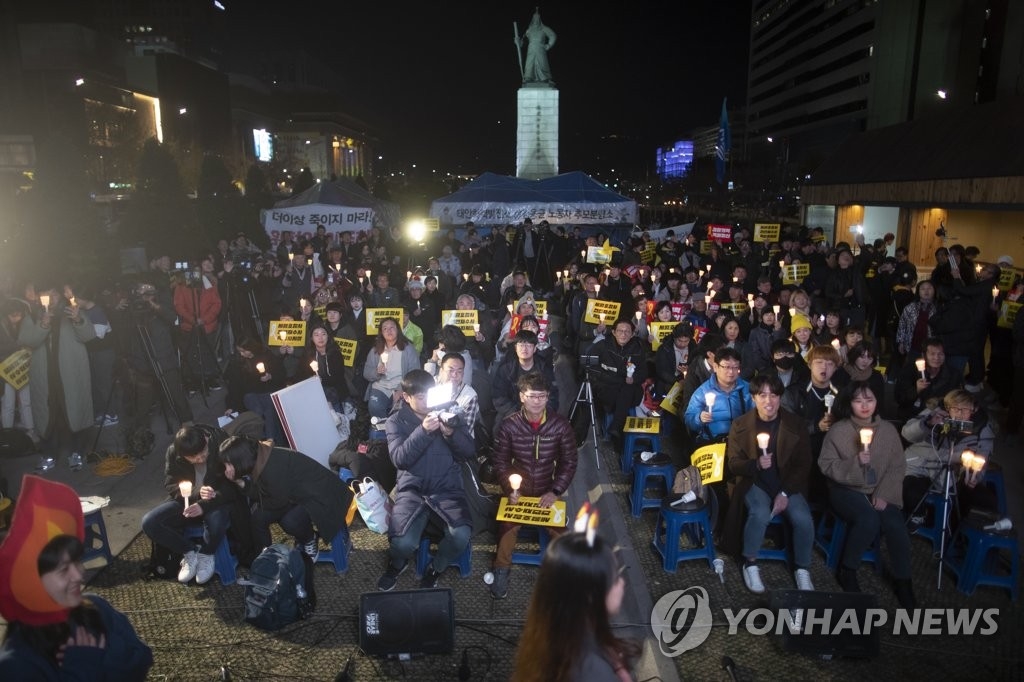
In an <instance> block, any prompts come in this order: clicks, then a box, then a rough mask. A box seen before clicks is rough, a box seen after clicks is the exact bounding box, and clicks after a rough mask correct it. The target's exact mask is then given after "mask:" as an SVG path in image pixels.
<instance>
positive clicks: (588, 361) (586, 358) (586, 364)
mask: <svg viewBox="0 0 1024 682" xmlns="http://www.w3.org/2000/svg"><path fill="white" fill-rule="evenodd" d="M600 360H601V358H600V356H598V355H581V356H580V369H594V368H595V367H600V366H601V362H600Z"/></svg>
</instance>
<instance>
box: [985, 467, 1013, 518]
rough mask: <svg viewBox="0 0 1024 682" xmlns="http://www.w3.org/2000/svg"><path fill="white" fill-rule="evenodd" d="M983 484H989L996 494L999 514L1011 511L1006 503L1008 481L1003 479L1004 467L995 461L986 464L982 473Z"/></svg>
mask: <svg viewBox="0 0 1024 682" xmlns="http://www.w3.org/2000/svg"><path fill="white" fill-rule="evenodd" d="M981 483H982V485H987V486H988V487H989V488H991V489H992V492H993V493H995V496H996V509H998V510H999V516H1001V517H1005V516H1006V515H1007V514H1008V513H1009V512H1008V511H1007V505H1006V481H1004V480H1003V468H1002V467H1001V466H999V465H998V464H995V463H989V464H987V465H985V471H984V473H982V475H981Z"/></svg>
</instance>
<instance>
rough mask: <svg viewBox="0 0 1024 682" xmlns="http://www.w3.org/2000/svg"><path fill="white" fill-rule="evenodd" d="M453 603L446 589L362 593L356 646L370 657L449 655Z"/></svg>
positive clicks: (452, 626)
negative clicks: (357, 644)
mask: <svg viewBox="0 0 1024 682" xmlns="http://www.w3.org/2000/svg"><path fill="white" fill-rule="evenodd" d="M454 646H455V603H454V600H453V599H452V591H451V590H450V589H447V588H444V589H433V590H410V591H408V592H366V593H364V594H362V595H360V597H359V648H361V649H362V650H363V651H364V652H366V653H367V654H369V655H371V656H381V657H386V658H399V659H407V658H411V657H413V656H421V655H426V654H450V653H451V652H452V650H453V649H454Z"/></svg>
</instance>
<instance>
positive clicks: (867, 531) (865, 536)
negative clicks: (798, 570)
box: [818, 381, 916, 609]
mask: <svg viewBox="0 0 1024 682" xmlns="http://www.w3.org/2000/svg"><path fill="white" fill-rule="evenodd" d="M834 409H835V417H836V422H835V423H834V424H832V426H831V428H829V430H828V433H827V434H826V435H825V442H824V443H823V444H822V448H821V456H820V457H819V458H818V467H819V468H820V469H821V472H822V473H823V474H824V475H825V477H826V478H827V479H828V495H829V506H830V507H831V509H832V511H833V512H834V513H835V514H836V516H838V517H839V518H841V519H842V520H843V521H845V522H846V526H847V534H846V545H845V546H844V547H843V551H842V557H841V559H840V562H839V570H838V573H837V576H836V577H837V580H838V581H839V585H840V586H841V587H842V588H843V590H844V591H846V592H859V591H860V586H859V584H858V582H857V569H858V567H859V566H860V563H861V557H862V556H863V555H864V552H865V551H866V550H867V549H868V548H869V547H870V546H871V545H872V544H873V543H874V542H875V538H877V537H878V534H879V532H881V534H882V536H883V537H884V538H885V542H886V545H887V547H888V553H889V560H890V570H891V572H892V575H893V578H894V580H895V591H896V598H897V600H898V601H899V604H900V606H901V607H903V608H906V609H912V608H915V606H916V600H915V599H914V592H913V589H912V587H911V580H910V579H911V569H910V535H909V534H908V533H907V527H906V524H905V523H904V519H903V512H902V507H903V476H904V474H905V473H906V468H907V463H906V459H905V458H904V456H903V443H902V441H901V440H900V435H899V433H898V432H897V431H896V427H894V426H893V425H892V424H890V423H889V422H887V421H885V420H884V419H882V418H881V417H879V416H878V414H877V410H878V398H877V396H875V394H874V393H873V392H872V391H871V387H870V385H869V384H868V383H867V382H865V381H854V382H851V383H850V384H849V385H848V386H847V387H846V388H844V389H843V390H842V391H841V392H840V394H839V397H838V398H837V399H836V404H835V407H834Z"/></svg>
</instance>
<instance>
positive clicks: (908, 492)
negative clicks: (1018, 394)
mask: <svg viewBox="0 0 1024 682" xmlns="http://www.w3.org/2000/svg"><path fill="white" fill-rule="evenodd" d="M942 404H943V407H939V406H935V407H926V408H925V409H924V410H922V411H921V414H919V415H917V416H916V417H914V418H913V419H911V420H910V421H908V422H907V423H906V424H904V425H903V430H902V432H901V433H902V435H903V438H904V440H906V441H908V442H909V443H911V445H910V447H908V448H907V450H906V452H905V453H904V455H905V456H906V459H907V475H906V477H905V478H904V479H903V502H904V504H903V513H904V516H905V517H907V518H908V519H909V520H911V522H912V527H915V526H920V525H922V524H923V523H924V522H925V518H924V510H925V507H924V506H923V505H922V504H921V501H922V500H923V499H924V498H925V497H926V496H927V495H928V493H929V492H936V493H939V494H940V495H941V494H942V493H943V491H944V489H945V484H946V479H945V473H944V467H945V465H946V462H952V463H953V464H959V463H960V458H961V456H962V455H963V453H964V451H965V450H970V451H971V452H972V453H974V454H975V455H977V456H979V457H984V458H986V459H988V458H989V457H991V456H992V447H993V445H994V443H995V437H996V436H995V432H994V431H993V430H992V426H991V425H990V424H989V423H988V411H987V410H979V409H978V402H977V399H976V398H975V397H974V394H973V393H971V392H970V391H966V390H964V389H962V388H957V389H953V390H952V391H950V392H949V393H947V394H946V397H945V398H943V399H942ZM943 408H945V409H943ZM950 420H957V421H959V422H969V423H970V433H968V432H966V431H964V430H963V429H961V428H954V427H953V422H951V421H950ZM950 448H952V449H953V453H952V458H950ZM956 500H957V504H958V505H959V508H960V513H959V514H956V513H951V514H950V515H949V522H950V526H951V530H955V526H956V522H957V521H958V520H959V519H962V518H964V517H965V516H966V515H967V512H968V511H970V510H971V509H985V510H989V511H992V512H997V511H998V508H999V503H998V501H997V500H996V497H995V495H994V494H993V493H992V490H991V488H989V487H988V486H987V485H978V484H977V482H974V484H973V485H972V482H971V481H970V480H967V481H965V482H964V483H963V485H961V486H960V487H958V488H957V489H956ZM940 523H941V522H940Z"/></svg>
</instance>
